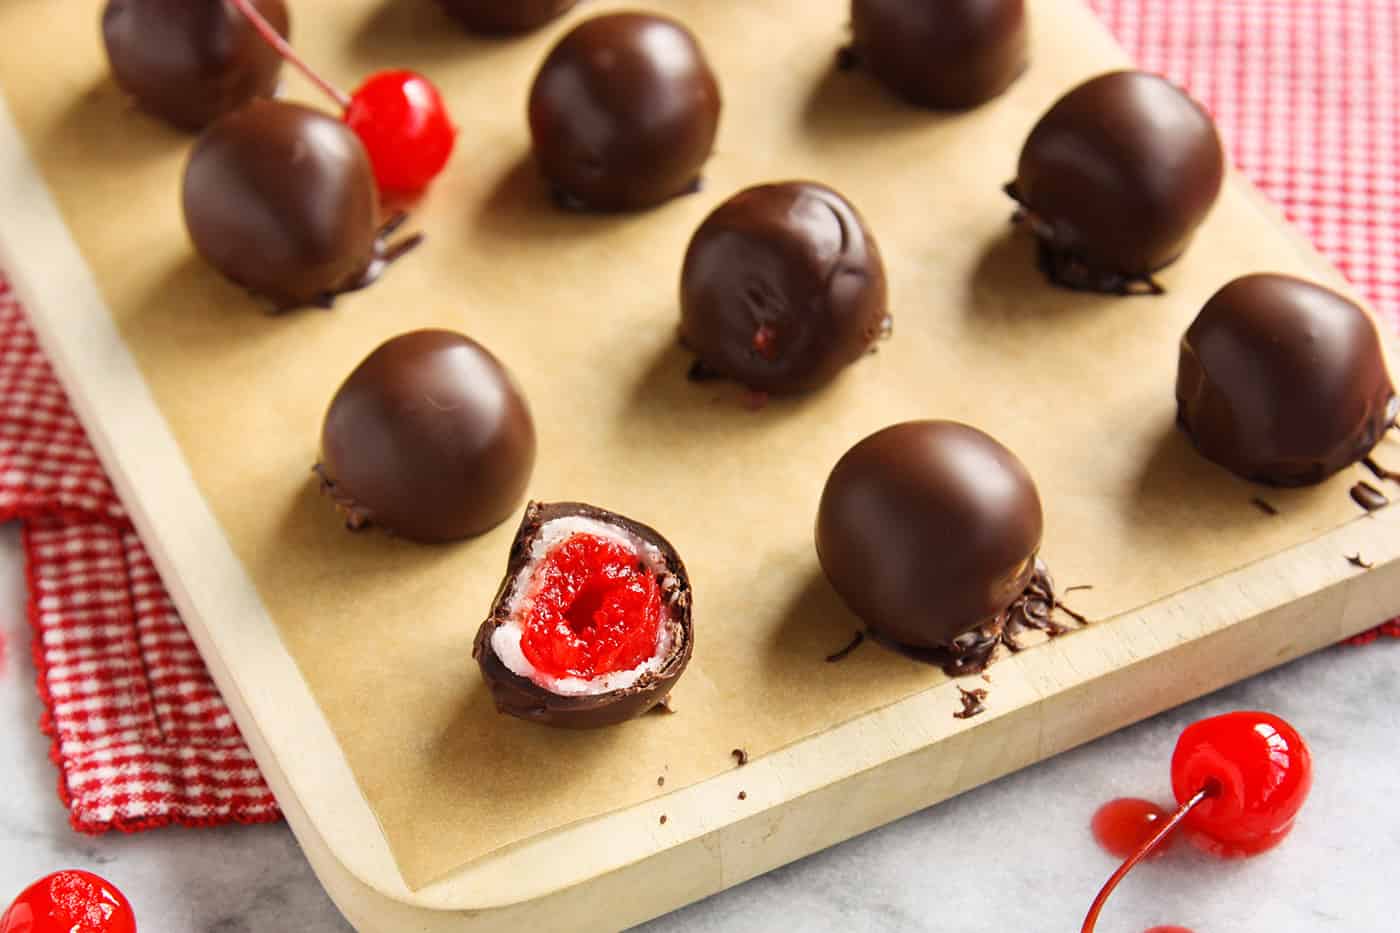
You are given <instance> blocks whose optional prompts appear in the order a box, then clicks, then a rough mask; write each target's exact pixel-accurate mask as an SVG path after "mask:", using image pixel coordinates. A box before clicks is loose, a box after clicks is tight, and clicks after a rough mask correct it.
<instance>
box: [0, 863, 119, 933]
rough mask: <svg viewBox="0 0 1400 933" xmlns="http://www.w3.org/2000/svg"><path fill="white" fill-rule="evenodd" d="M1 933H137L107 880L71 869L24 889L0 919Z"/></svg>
mask: <svg viewBox="0 0 1400 933" xmlns="http://www.w3.org/2000/svg"><path fill="white" fill-rule="evenodd" d="M0 933H136V917H135V915H134V914H133V913H132V911H131V905H130V904H129V903H127V900H126V897H125V896H124V895H123V894H122V893H121V892H120V891H118V890H117V888H116V886H115V885H113V884H112V883H111V882H110V881H107V880H106V879H105V878H102V877H100V876H98V875H94V874H93V873H92V872H87V871H80V870H78V869H70V870H67V871H59V872H54V873H53V874H52V875H46V876H45V877H43V878H40V879H39V880H38V881H36V882H34V883H33V884H31V885H30V886H29V887H27V888H25V889H24V891H22V892H21V893H20V895H19V897H17V898H15V900H14V903H12V904H11V905H10V907H9V909H8V910H6V911H5V915H4V916H3V917H0Z"/></svg>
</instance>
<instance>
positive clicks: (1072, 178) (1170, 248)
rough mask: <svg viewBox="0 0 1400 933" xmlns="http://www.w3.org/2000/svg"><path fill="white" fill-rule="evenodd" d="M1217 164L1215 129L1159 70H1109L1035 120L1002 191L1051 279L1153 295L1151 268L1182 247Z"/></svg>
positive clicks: (1211, 192)
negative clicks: (1016, 208) (1016, 206)
mask: <svg viewBox="0 0 1400 933" xmlns="http://www.w3.org/2000/svg"><path fill="white" fill-rule="evenodd" d="M1224 173H1225V156H1224V153H1223V152H1222V150H1221V148H1220V137H1219V136H1218V135H1217V134H1216V131H1215V124H1214V123H1213V122H1211V119H1210V115H1209V114H1207V113H1206V112H1205V110H1204V109H1203V108H1202V107H1201V106H1200V105H1199V104H1197V103H1196V102H1195V101H1194V100H1192V99H1191V98H1190V97H1187V96H1186V94H1185V93H1184V92H1183V91H1181V90H1180V89H1179V88H1177V87H1176V85H1174V84H1172V83H1171V82H1169V81H1167V80H1166V79H1165V78H1160V77H1158V76H1156V75H1150V74H1146V73H1144V72H1141V71H1117V72H1112V73H1110V74H1105V75H1100V76H1099V77H1097V78H1092V79H1090V80H1088V81H1086V82H1084V83H1083V84H1081V85H1079V86H1078V87H1076V88H1074V89H1073V90H1071V91H1070V92H1069V93H1068V94H1066V95H1065V96H1063V97H1061V98H1060V99H1059V100H1058V101H1056V102H1055V104H1054V106H1052V107H1051V108H1050V110H1049V111H1048V112H1047V113H1046V114H1045V115H1044V116H1043V117H1041V118H1040V122H1038V123H1036V125H1035V127H1034V128H1033V129H1032V130H1031V133H1030V136H1029V138H1027V139H1026V144H1025V147H1024V148H1023V149H1022V150H1021V159H1020V164H1019V166H1018V169H1017V174H1016V180H1015V181H1013V182H1012V183H1011V184H1009V185H1008V186H1007V188H1006V190H1007V193H1008V194H1010V195H1011V197H1012V198H1014V199H1015V200H1016V201H1018V202H1019V203H1020V205H1021V208H1022V210H1021V213H1020V214H1019V215H1018V217H1019V218H1020V219H1023V220H1024V221H1025V223H1027V224H1028V225H1029V226H1030V228H1031V230H1032V231H1034V233H1035V235H1036V236H1037V237H1039V238H1040V241H1041V264H1042V266H1043V267H1044V269H1045V271H1046V273H1047V275H1049V277H1050V279H1051V280H1052V281H1053V282H1055V283H1056V284H1059V285H1064V286H1066V287H1069V288H1078V289H1084V290H1088V291H1102V292H1110V293H1119V294H1126V293H1130V292H1149V293H1156V292H1160V291H1161V288H1160V286H1158V285H1157V284H1156V283H1155V282H1154V281H1153V280H1152V274H1153V273H1154V272H1156V271H1158V270H1159V269H1161V268H1162V267H1164V266H1166V265H1169V264H1170V263H1171V262H1173V261H1174V260H1176V259H1177V257H1179V256H1180V255H1181V254H1182V252H1183V251H1184V250H1185V249H1186V246H1187V244H1188V243H1190V241H1191V236H1192V234H1193V233H1194V232H1195V230H1196V228H1197V227H1198V226H1199V225H1200V223H1201V221H1202V220H1204V219H1205V217H1206V214H1207V213H1208V212H1209V211H1210V208H1211V205H1213V204H1214V203H1215V199H1216V196H1217V195H1218V194H1219V193H1220V185H1221V182H1222V180H1223V178H1224Z"/></svg>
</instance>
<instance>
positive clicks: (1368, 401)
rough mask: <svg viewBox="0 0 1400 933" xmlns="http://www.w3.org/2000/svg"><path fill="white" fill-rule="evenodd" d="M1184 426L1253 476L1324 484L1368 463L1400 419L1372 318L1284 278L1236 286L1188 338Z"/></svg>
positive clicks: (1223, 461)
mask: <svg viewBox="0 0 1400 933" xmlns="http://www.w3.org/2000/svg"><path fill="white" fill-rule="evenodd" d="M1176 399H1177V419H1178V422H1179V423H1180V425H1181V427H1182V428H1183V429H1184V430H1185V431H1186V433H1187V434H1188V435H1189V436H1190V438H1191V440H1192V441H1193V442H1194V443H1195V445H1196V447H1197V449H1199V450H1200V452H1201V453H1202V454H1204V455H1205V456H1206V457H1208V458H1209V459H1211V460H1213V461H1215V462H1216V463H1218V464H1220V465H1221V466H1223V467H1225V468H1226V469H1228V470H1230V471H1231V472H1232V473H1235V474H1237V475H1239V476H1241V477H1243V478H1245V479H1247V480H1253V481H1255V482H1260V483H1269V484H1272V485H1277V486H1304V485H1308V484H1311V483H1318V482H1321V481H1322V480H1324V479H1326V478H1327V477H1328V476H1331V475H1332V474H1333V473H1336V472H1337V471H1338V470H1340V469H1342V468H1343V467H1346V466H1350V465H1351V464H1353V463H1356V462H1358V461H1360V460H1362V459H1363V458H1364V457H1366V456H1367V455H1368V454H1369V453H1370V452H1371V449H1372V448H1373V447H1375V446H1376V444H1377V443H1379V441H1380V439H1381V437H1382V436H1383V435H1384V434H1385V431H1386V429H1387V428H1388V427H1389V426H1390V425H1391V424H1393V423H1394V421H1395V418H1396V414H1397V412H1400V399H1397V397H1396V394H1395V388H1394V385H1393V384H1392V383H1391V380H1390V375H1389V373H1387V371H1386V365H1385V357H1384V356H1383V355H1382V353H1381V342H1380V337H1379V336H1378V335H1377V333H1376V326H1375V323H1374V322H1373V321H1372V320H1371V318H1370V316H1369V315H1367V314H1366V312H1365V311H1363V310H1362V309H1361V308H1359V307H1358V306H1357V305H1356V304H1355V303H1354V302H1352V301H1350V300H1349V299H1347V298H1345V297H1344V296H1342V295H1339V294H1337V293H1336V292H1334V291H1332V290H1330V289H1327V288H1323V287H1322V286H1320V285H1314V284H1312V283H1311V282H1305V281H1303V280H1302V279H1295V278H1292V277H1290V276H1286V275H1272V274H1259V275H1247V276H1244V277H1243V278H1238V279H1235V280H1234V281H1233V282H1230V283H1229V284H1228V285H1226V286H1225V287H1224V288H1222V289H1220V291H1218V292H1216V293H1215V294H1214V295H1213V296H1212V297H1211V298H1210V300H1209V301H1207V302H1206V304H1205V307H1203V308H1202V309H1201V313H1200V314H1199V315H1198V316H1197V317H1196V320H1195V321H1193V322H1192V324H1191V326H1190V327H1189V328H1188V329H1187V331H1186V334H1185V336H1184V337H1182V339H1181V354H1180V358H1179V361H1178V365H1177V379H1176Z"/></svg>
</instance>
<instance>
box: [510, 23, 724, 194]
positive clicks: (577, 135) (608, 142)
mask: <svg viewBox="0 0 1400 933" xmlns="http://www.w3.org/2000/svg"><path fill="white" fill-rule="evenodd" d="M719 111H720V96H719V84H718V83H717V82H716V81H715V76H714V73H713V72H712V71H711V70H710V66H709V64H708V63H707V62H706V61H705V55H704V53H703V52H702V51H701V50H700V45H699V43H697V42H696V40H695V37H694V36H693V35H692V34H691V33H690V30H688V29H686V28H685V27H684V26H682V25H681V24H680V23H678V22H676V21H675V20H672V19H668V18H667V17H664V16H655V15H652V14H649V13H611V14H607V15H604V16H597V17H594V18H593V19H590V20H586V21H584V22H583V23H580V24H579V25H578V26H576V27H574V29H573V30H571V31H570V32H569V33H568V34H567V35H565V36H564V38H563V39H561V40H560V41H559V44H558V45H556V46H555V47H554V49H553V50H552V51H551V52H550V53H549V55H548V57H546V58H545V60H544V64H543V65H541V66H540V71H539V74H538V76H536V78H535V83H534V86H533V87H532V88H531V89H530V112H529V115H530V136H531V139H532V140H533V144H534V153H535V161H536V162H537V163H538V164H539V168H540V171H541V172H542V173H543V174H544V176H545V178H546V179H548V180H549V182H550V184H551V185H553V186H554V190H555V193H556V195H557V196H558V197H559V199H560V201H561V202H562V203H564V204H565V205H566V206H568V207H572V208H577V209H581V210H596V211H626V210H639V209H642V208H646V207H652V206H654V205H656V204H660V203H661V202H663V201H666V200H668V199H670V198H673V197H675V196H676V195H679V194H684V193H686V192H688V191H693V190H694V189H695V187H696V185H697V184H698V183H699V178H700V169H701V167H702V166H703V165H704V164H705V161H706V160H707V159H709V157H710V152H711V150H712V149H713V148H714V142H715V133H716V132H717V131H718V129H719Z"/></svg>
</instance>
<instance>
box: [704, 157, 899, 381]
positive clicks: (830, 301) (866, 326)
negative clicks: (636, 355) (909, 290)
mask: <svg viewBox="0 0 1400 933" xmlns="http://www.w3.org/2000/svg"><path fill="white" fill-rule="evenodd" d="M888 322H889V314H888V311H887V308H886V293H885V269H884V265H883V263H882V262H881V260H880V250H879V248H878V247H877V246H876V245H875V238H874V237H872V236H871V235H870V231H869V230H868V229H866V226H865V222H864V221H863V220H862V219H861V217H860V215H859V214H858V213H856V209H855V208H854V207H852V206H851V205H850V203H849V202H847V201H846V199H845V198H843V197H842V196H841V195H839V194H837V193H836V192H835V191H832V190H831V189H830V188H828V187H826V186H825V185H818V184H814V183H812V182H786V183H783V184H775V185H760V186H758V187H756V188H749V189H747V190H745V191H741V192H739V193H738V194H736V195H735V196H734V197H732V198H730V199H729V200H728V201H725V202H724V203H723V204H721V205H720V206H719V207H718V208H716V209H715V211H714V212H713V213H712V214H710V216H709V217H707V218H706V219H705V222H704V223H702V224H701V225H700V228H699V229H698V230H696V231H695V235H694V237H692V238H691V241H690V248H689V249H687V250H686V254H685V265H684V268H683V270H682V272H681V340H682V342H683V343H684V344H685V345H686V346H687V347H689V348H690V349H691V350H693V351H695V353H696V354H697V355H698V357H699V365H700V367H701V369H702V371H704V372H707V373H710V374H714V375H719V376H723V377H725V378H728V379H733V380H735V381H736V382H741V383H743V384H744V385H746V386H748V387H749V388H751V389H754V390H757V391H761V392H773V393H788V392H800V391H804V390H807V389H812V388H815V387H817V386H820V385H822V384H824V383H826V382H829V381H830V380H831V379H832V378H834V377H835V376H836V374H837V373H838V372H840V371H841V370H842V369H843V368H845V367H846V366H848V365H850V364H851V363H852V362H854V361H855V360H857V359H859V358H860V357H861V356H863V355H865V353H866V351H867V350H869V349H870V345H871V344H872V343H873V342H874V341H875V340H876V338H878V337H879V336H880V334H881V333H882V332H883V331H884V330H885V329H886V328H887V327H888V326H889V324H888Z"/></svg>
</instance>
